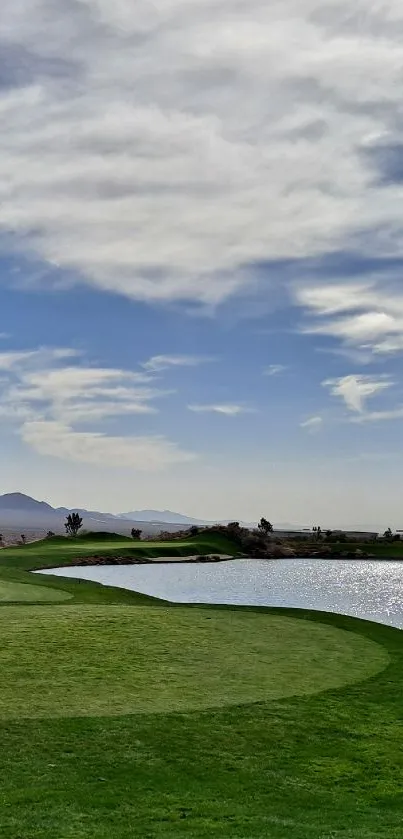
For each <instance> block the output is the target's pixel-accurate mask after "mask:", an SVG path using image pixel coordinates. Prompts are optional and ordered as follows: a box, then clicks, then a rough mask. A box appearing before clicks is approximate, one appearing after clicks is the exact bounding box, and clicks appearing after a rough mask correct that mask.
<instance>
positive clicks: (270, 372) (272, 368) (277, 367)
mask: <svg viewBox="0 0 403 839" xmlns="http://www.w3.org/2000/svg"><path fill="white" fill-rule="evenodd" d="M285 370H287V367H286V365H285V364H269V366H268V367H266V369H265V370H263V375H264V376H278V374H279V373H284V371H285Z"/></svg>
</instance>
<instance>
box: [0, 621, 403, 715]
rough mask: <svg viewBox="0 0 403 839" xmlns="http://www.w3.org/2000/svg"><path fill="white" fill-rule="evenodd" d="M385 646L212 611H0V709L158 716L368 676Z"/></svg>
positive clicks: (315, 626)
mask: <svg viewBox="0 0 403 839" xmlns="http://www.w3.org/2000/svg"><path fill="white" fill-rule="evenodd" d="M388 661H389V659H388V654H387V653H386V651H385V649H384V648H383V647H382V646H380V645H379V644H377V643H374V642H373V641H370V640H369V639H367V638H365V637H362V636H361V635H356V634H355V633H353V632H346V631H344V630H341V629H338V628H336V627H333V626H328V625H325V624H321V623H316V622H311V621H304V620H301V619H298V618H290V617H285V616H276V615H269V614H264V613H262V614H259V613H254V612H248V613H245V612H241V611H230V610H226V611H219V610H214V609H211V610H210V609H186V608H183V609H181V608H178V609H172V608H170V607H166V608H163V607H161V608H156V607H146V606H145V607H137V608H130V607H125V606H107V607H104V606H76V605H71V606H54V607H53V608H52V609H49V608H41V607H39V606H36V607H25V606H20V607H12V606H10V607H4V608H3V609H0V672H1V675H2V679H1V687H0V717H2V718H18V717H57V716H85V715H91V716H101V715H118V714H131V713H158V712H167V711H173V710H175V711H186V710H196V709H206V708H214V707H219V706H223V705H234V704H245V703H250V702H256V701H263V700H267V699H278V698H280V697H284V696H292V695H305V694H312V693H316V692H318V691H322V690H324V689H328V688H337V687H340V686H341V685H345V684H348V683H352V682H355V681H359V680H362V679H365V678H366V677H368V676H371V675H373V674H375V673H377V672H378V671H379V670H381V669H382V668H384V667H385V666H386V665H387V664H388Z"/></svg>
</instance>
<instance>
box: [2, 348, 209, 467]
mask: <svg viewBox="0 0 403 839" xmlns="http://www.w3.org/2000/svg"><path fill="white" fill-rule="evenodd" d="M74 355H76V353H75V352H74V351H73V350H68V349H63V348H62V349H57V348H56V349H46V348H45V349H40V350H32V351H27V352H9V353H0V371H2V372H3V376H2V378H1V379H0V396H1V406H0V418H2V419H3V420H9V421H12V422H13V426H14V428H15V431H16V433H18V434H19V435H20V436H21V437H22V439H23V440H24V441H25V442H26V443H27V444H28V445H30V446H31V447H32V448H34V449H35V451H37V452H39V454H47V455H52V456H56V457H59V458H62V459H67V460H72V461H82V462H84V463H99V464H100V465H107V466H117V467H119V466H127V467H130V468H138V469H142V470H144V469H150V470H154V469H157V468H158V469H163V468H164V467H165V466H167V465H169V464H171V463H174V462H177V463H180V462H184V461H188V460H191V459H194V455H193V454H192V453H191V452H187V451H183V450H182V449H181V448H180V447H179V446H178V445H176V444H175V443H174V442H171V441H170V440H167V439H166V438H165V437H164V436H159V435H156V436H144V435H141V436H140V435H138V436H135V435H132V436H116V435H111V434H106V433H104V432H103V431H100V430H99V429H98V426H99V425H100V424H102V423H103V422H104V421H105V420H106V419H111V418H121V417H125V416H130V415H132V416H134V415H136V414H152V413H156V408H155V407H154V406H153V405H151V404H150V403H151V402H152V401H153V400H155V399H157V398H160V397H162V396H165V395H167V394H168V393H171V391H163V390H159V389H156V388H152V387H149V386H148V383H149V382H150V381H151V378H150V376H149V375H148V374H147V373H145V372H144V371H143V372H136V371H134V372H133V371H129V370H121V369H115V368H102V367H86V366H84V365H83V364H77V365H76V366H72V365H71V363H70V359H71V357H73V356H74ZM66 361H67V362H68V364H67V365H66ZM63 364H64V366H63ZM83 425H85V426H88V425H90V426H92V428H90V429H89V430H85V431H83V430H82V428H81V426H83ZM94 425H95V429H96V430H95V429H94ZM77 426H79V427H78V428H77Z"/></svg>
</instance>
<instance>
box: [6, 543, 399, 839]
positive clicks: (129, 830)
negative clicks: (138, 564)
mask: <svg viewBox="0 0 403 839" xmlns="http://www.w3.org/2000/svg"><path fill="white" fill-rule="evenodd" d="M56 547H57V546H56V545H54V546H53V548H54V549H56ZM53 548H51V547H50V546H49V545H45V544H42V545H40V544H39V543H37V544H36V545H34V546H30V547H29V548H28V547H27V548H25V549H24V548H20V549H12V550H7V551H6V550H5V551H1V552H0V582H3V583H4V582H7V583H9V582H14V583H21V584H27V585H29V584H30V580H32V577H30V575H29V574H28V573H27V571H26V569H28V568H30V567H31V568H32V567H34V566H35V565H37V566H39V565H42V566H43V565H45V566H46V565H49V566H51V565H54V564H58V561H59V558H61V557H62V555H63V561H66V562H68V561H74V555H75V554H74V551H75V550H76V548H74V547H73V548H70V547H69V548H68V549H67V548H66V545H65V544H64V545H59V546H58V548H57V550H58V551H59V554H58V553H57V551H55V552H54V550H53ZM78 549H79V550H80V551H82V545H80V546H78ZM121 549H122V546H121V545H119V547H117V546H116V544H115V550H117V551H118V553H119V555H120V554H121ZM131 549H132V548H131ZM102 550H103V548H102ZM108 550H109V548H108ZM99 551H100V546H99V545H98V551H97V552H99ZM191 552H192V553H194V552H196V553H198V552H201V551H200V549H199V547H197V548H196V550H195V547H194V544H193V545H192V550H191ZM208 552H213V551H211V549H209V551H208ZM214 552H217V553H218V552H221V551H219V549H218V548H214ZM223 552H224V551H223ZM225 552H227V551H225ZM76 555H77V554H76ZM55 560H57V561H56V562H55ZM51 583H53V587H54V586H55V581H54V580H53V581H51V580H50V579H49V580H46V579H43V578H41V583H40V584H39V581H38V583H37V578H35V583H32V589H37V588H40V589H42V586H45V587H46V586H50V585H51ZM57 586H58V587H59V588H60V589H61V590H63V591H65V592H69V593H70V594H71V595H72V599H71V600H70V601H69V602H68V603H66V604H65V605H62V606H60V605H57V604H56V603H55V604H53V603H49V604H47V605H38V606H32V605H28V606H27V605H23V604H21V605H19V606H12V607H11V606H8V605H0V623H1V632H0V654H1V656H2V665H1V683H0V700H1V701H3V713H4V714H6V713H10V708H11V711H13V697H12V691H14V696H15V700H14V701H15V703H16V704H17V710H18V712H19V713H21V716H20V717H19V718H18V719H6V718H3V719H0V743H1V749H0V790H1V796H0V837H1V839H22V837H23V839H55V837H57V839H110V837H114V839H137V837H139V839H140V837H141V839H181V837H186V839H211V836H214V837H221V839H402V835H403V831H402V815H401V814H402V808H403V792H402V791H403V757H402V754H403V749H402V736H403V730H402V712H403V634H402V633H401V632H400V631H399V630H396V629H392V628H390V627H383V626H381V625H376V624H371V623H367V622H364V621H358V620H355V619H353V618H347V617H346V618H344V617H341V616H337V615H323V614H322V615H321V614H319V613H310V612H303V611H296V610H281V609H276V610H273V609H257V608H242V607H239V608H234V607H215V608H213V607H209V608H201V607H183V606H181V607H174V606H172V607H171V606H169V607H168V605H165V606H163V605H162V604H161V602H158V601H155V600H152V599H150V598H147V597H144V596H141V595H136V594H135V593H134V592H125V591H122V590H119V589H109V588H106V587H102V586H97V585H95V584H92V583H81V584H78V583H74V581H71V580H64V581H62V580H61V579H59V578H58V580H57ZM33 595H34V596H35V597H36V596H37V592H33ZM91 603H92V604H94V605H93V606H92V607H89V606H88V605H85V604H91ZM139 607H140V608H139ZM68 613H70V617H69V618H68V617H67V614H68ZM89 615H92V618H89V617H88V616H89ZM209 617H211V618H212V621H211V622H208V618H209ZM279 619H282V620H283V621H284V620H286V622H285V623H279ZM209 623H211V627H210V626H209ZM294 629H295V630H296V631H295V632H294ZM343 630H344V632H343ZM329 633H330V634H329ZM346 636H347V638H348V641H347V638H346ZM203 638H204V639H205V644H204V643H203ZM52 639H54V652H53V653H52ZM86 639H87V640H86ZM330 639H331V644H332V645H333V646H331V647H329V644H330ZM342 639H343V640H342ZM308 655H309V656H310V658H309V660H308ZM293 656H294V661H293V662H292V657H293ZM140 658H141V660H142V668H143V670H142V672H143V675H141V674H140V673H139V660H140ZM305 658H306V661H305V662H304V659H305ZM387 659H388V660H389V664H388V665H387V666H386V667H385V668H384V669H379V668H382V667H383V666H384V665H385V664H387ZM104 662H105V664H106V673H105V672H104V670H103V664H104ZM290 662H292V663H293V666H292V667H291V666H290ZM132 663H133V667H132ZM134 664H135V666H134ZM80 667H81V674H80ZM135 667H136V668H137V676H136V672H135ZM355 667H358V668H362V669H361V671H360V672H357V674H356V675H357V678H363V679H364V680H363V681H359V682H354V683H348V680H349V679H351V678H352V677H353V675H354V674H353V672H352V671H353V668H355ZM210 668H211V673H209V670H210ZM147 669H148V671H149V673H148V678H149V681H148V687H147V684H146V682H145V681H144V673H147ZM270 670H271V678H267V675H266V688H267V685H268V686H269V687H270V685H272V686H276V689H277V690H278V691H279V692H282V696H281V697H280V696H279V693H277V694H274V693H271V694H270V692H269V693H266V694H265V695H264V696H263V695H262V692H261V693H259V691H261V683H260V678H258V676H259V677H260V674H261V673H263V671H264V672H265V673H266V674H268V673H269V671H270ZM376 670H378V672H375V671H376ZM84 671H85V672H84ZM326 674H327V675H326ZM84 675H85V679H84ZM159 675H160V678H158V676H159ZM220 676H221V679H220V678H219V677H220ZM297 676H298V678H296V677H297ZM307 677H309V678H308V681H310V686H311V688H312V689H315V690H316V691H319V692H316V693H309V692H307V693H305V694H304V695H299V696H292V695H285V694H286V693H288V694H290V692H291V693H292V692H293V691H295V690H296V689H297V688H298V679H300V683H299V689H301V686H302V689H303V688H304V681H305V680H306V678H307ZM328 677H329V678H330V681H326V679H327V678H328ZM366 677H367V678H366ZM334 678H336V679H337V678H338V679H339V680H337V681H336V684H337V685H339V687H332V685H333V686H334V685H335V682H334V681H333V682H332V679H334ZM110 679H112V680H114V683H115V687H116V692H117V697H113V696H111V691H110ZM322 679H325V681H324V682H323V681H322ZM146 681H147V680H146ZM121 682H122V684H121ZM184 682H185V689H186V690H189V689H190V688H189V686H190V684H191V683H192V684H193V688H194V690H193V700H194V697H196V699H199V700H200V701H203V700H205V697H206V695H207V697H208V695H209V691H210V696H213V693H214V703H215V707H214V708H206V707H204V708H203V709H202V710H193V711H192V710H189V707H188V708H187V709H184V710H183V711H182V712H181V713H179V712H178V711H177V710H176V711H171V712H170V713H164V712H159V713H150V710H151V707H152V705H153V703H155V704H154V708H153V709H154V710H160V708H161V707H167V706H168V707H170V706H169V703H171V707H172V705H173V704H174V703H175V702H177V701H178V697H179V699H180V700H182V701H183V698H182V690H183V689H184V688H183V683H184ZM343 682H344V684H343ZM106 687H107V688H108V689H107V690H106ZM251 687H253V691H254V697H255V699H256V698H257V699H258V700H259V701H258V702H254V703H250V704H243V703H244V702H245V700H247V699H248V698H251V693H250V692H249V694H248V691H250V688H251ZM324 687H328V688H330V689H327V690H323V688H324ZM17 689H18V691H17ZM245 689H246V691H245ZM105 691H106V693H107V694H108V696H107V697H106V699H107V704H108V710H109V711H110V710H111V709H112V710H113V703H114V701H116V698H117V699H119V701H124V702H127V700H128V697H129V699H130V701H131V702H133V700H134V699H135V698H136V697H137V699H138V697H139V696H140V694H142V696H143V698H144V697H148V702H149V703H150V705H149V706H148V709H144V713H132V714H122V713H120V715H116V716H99V715H98V716H96V715H95V714H96V713H97V711H98V712H99V706H98V708H97V702H98V703H99V702H101V700H102V701H103V702H105V696H106V693H105ZM108 691H109V693H108ZM80 692H81V693H80ZM119 692H120V698H119ZM167 692H168V693H169V694H170V698H169V696H168V695H167ZM164 693H165V697H164ZM80 696H81V698H80ZM187 699H188V702H189V695H188V697H187ZM234 699H235V701H237V702H238V703H239V704H232V703H233V701H234ZM39 700H40V701H41V702H42V703H44V705H46V708H43V709H42V710H45V712H46V713H47V714H49V716H48V717H46V718H40V717H39V718H38V716H35V715H34V710H35V703H38V702H39ZM190 700H192V697H190ZM193 700H192V701H193ZM18 702H19V703H20V706H19V707H18ZM79 702H83V709H82V710H84V711H85V712H86V713H88V712H89V713H91V714H93V716H71V713H72V712H73V713H77V704H78V703H79ZM164 702H165V703H166V704H165V705H164ZM158 703H160V707H159V708H157V707H156V706H157V705H158ZM226 703H231V704H226ZM22 705H23V707H22ZM55 706H57V707H56V710H55ZM90 706H91V707H90ZM36 707H38V705H36ZM132 707H133V706H132ZM115 710H116V706H115ZM122 710H124V708H123V709H121V711H122ZM56 712H57V713H61V712H62V713H65V714H66V716H55V713H56ZM29 713H31V714H32V719H30V718H28V717H27V716H26V715H27V714H29Z"/></svg>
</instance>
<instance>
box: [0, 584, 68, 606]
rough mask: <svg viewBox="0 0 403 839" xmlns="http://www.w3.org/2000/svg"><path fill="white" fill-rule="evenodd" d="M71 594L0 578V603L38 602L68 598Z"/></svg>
mask: <svg viewBox="0 0 403 839" xmlns="http://www.w3.org/2000/svg"><path fill="white" fill-rule="evenodd" d="M71 597H72V595H71V594H69V592H67V591H62V590H59V589H57V588H50V587H47V588H45V587H44V586H36V585H30V584H27V583H12V582H6V581H5V580H1V579H0V603H3V602H8V603H11V602H12V603H17V602H19V601H21V602H25V603H27V602H38V601H48V600H59V601H60V600H70V598H71Z"/></svg>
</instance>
